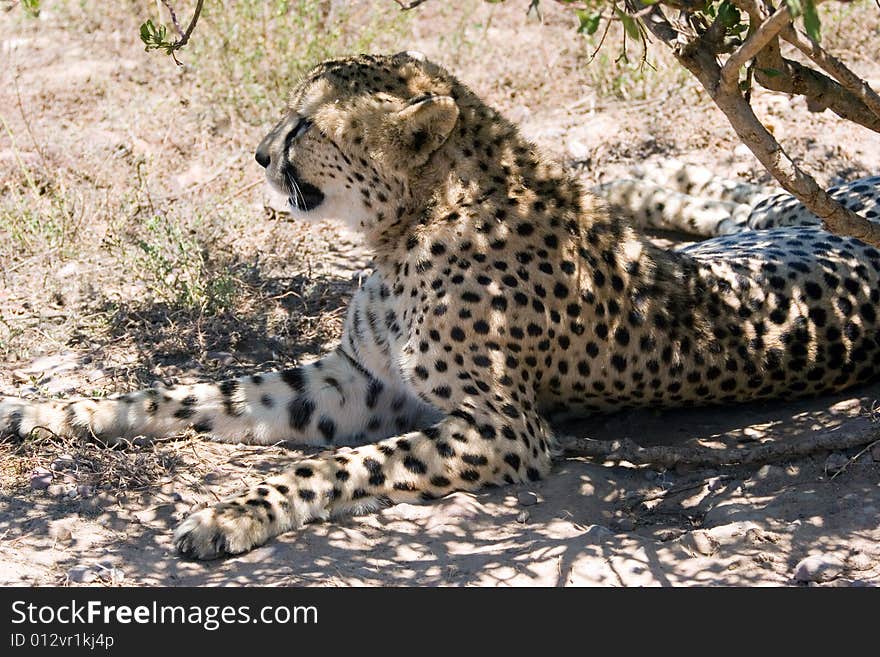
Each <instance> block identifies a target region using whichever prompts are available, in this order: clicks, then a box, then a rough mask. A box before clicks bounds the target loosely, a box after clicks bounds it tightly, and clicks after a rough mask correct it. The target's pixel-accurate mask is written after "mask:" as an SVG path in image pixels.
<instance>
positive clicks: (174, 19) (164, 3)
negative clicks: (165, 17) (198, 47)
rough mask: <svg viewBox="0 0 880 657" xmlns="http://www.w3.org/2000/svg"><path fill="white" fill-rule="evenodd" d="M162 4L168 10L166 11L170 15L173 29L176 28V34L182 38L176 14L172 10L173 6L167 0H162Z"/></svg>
mask: <svg viewBox="0 0 880 657" xmlns="http://www.w3.org/2000/svg"><path fill="white" fill-rule="evenodd" d="M162 4H163V5H165V8H166V9H167V10H168V13H169V14H170V15H171V23H172V25H174V29H175V30H177V35H178V36H179V37H180V38H181V39H182V38H183V30H182V29H180V23H178V22H177V14H176V13H175V11H174V7H172V6H171V3H170V2H168V0H162Z"/></svg>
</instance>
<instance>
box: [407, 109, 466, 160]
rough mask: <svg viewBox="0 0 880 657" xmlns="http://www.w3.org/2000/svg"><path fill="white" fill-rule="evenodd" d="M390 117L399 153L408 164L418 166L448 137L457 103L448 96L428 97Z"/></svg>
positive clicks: (456, 112) (456, 110)
mask: <svg viewBox="0 0 880 657" xmlns="http://www.w3.org/2000/svg"><path fill="white" fill-rule="evenodd" d="M394 119H395V120H394V123H395V124H396V125H397V130H396V132H397V135H396V139H395V141H397V142H398V143H397V147H398V148H399V149H400V151H401V153H400V154H401V155H402V156H403V157H404V158H405V159H407V160H409V164H410V165H411V166H421V165H422V164H424V163H425V162H427V161H428V158H429V157H430V156H431V154H432V153H433V152H434V151H436V150H437V149H438V148H440V146H442V145H443V143H444V142H445V141H446V139H447V138H448V137H449V135H450V133H451V132H452V129H453V128H454V127H455V122H456V121H458V105H456V103H455V101H454V100H453V99H452V98H451V97H449V96H428V97H425V98H420V99H416V100H415V101H413V102H411V103H410V104H409V105H407V106H406V107H404V108H403V109H402V110H400V111H399V112H397V113H396V115H395V117H394Z"/></svg>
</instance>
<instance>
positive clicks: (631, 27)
mask: <svg viewBox="0 0 880 657" xmlns="http://www.w3.org/2000/svg"><path fill="white" fill-rule="evenodd" d="M614 13H615V14H617V17H618V18H619V19H620V22H621V23H623V29H624V30H626V33H627V35H628V36H629V37H630V38H631V39H634V40H636V41H638V40H639V39H641V38H642V33H641V32H639V25H638V23H636V19H635V18H633V17H632V16H630V15H629V14H627V13H625V12H623V11H621V10H620V9H618V8H617V7H615V8H614Z"/></svg>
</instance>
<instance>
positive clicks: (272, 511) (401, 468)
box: [174, 403, 551, 559]
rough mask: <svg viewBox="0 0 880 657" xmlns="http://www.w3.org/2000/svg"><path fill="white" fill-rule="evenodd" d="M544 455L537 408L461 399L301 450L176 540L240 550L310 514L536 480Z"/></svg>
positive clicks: (193, 551) (185, 527)
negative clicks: (335, 443) (405, 429)
mask: <svg viewBox="0 0 880 657" xmlns="http://www.w3.org/2000/svg"><path fill="white" fill-rule="evenodd" d="M550 457H551V435H550V432H549V429H548V427H547V424H546V423H545V422H544V420H543V419H541V418H540V417H539V416H537V414H535V413H533V412H528V413H527V412H524V411H523V410H522V409H521V408H520V407H517V406H514V405H513V404H500V405H499V404H494V405H493V404H485V405H483V406H482V407H476V406H475V405H474V404H471V403H465V404H464V405H463V406H462V407H461V408H460V409H459V410H455V411H453V412H452V413H450V414H449V415H448V416H446V417H445V418H444V419H443V420H441V421H440V422H439V423H437V424H435V425H433V426H431V427H428V428H427V429H424V430H421V431H414V432H411V433H407V434H404V435H402V436H399V437H396V438H389V439H386V440H383V441H381V442H378V443H375V444H371V445H365V446H362V447H358V448H355V449H350V450H338V451H332V452H325V453H323V454H320V455H318V456H316V457H313V458H308V459H303V460H302V461H300V462H298V463H297V464H296V465H294V466H293V467H292V468H290V469H289V470H287V471H286V472H284V473H282V474H279V475H276V476H274V477H270V478H268V479H266V480H265V481H264V482H262V483H260V484H259V485H257V486H255V487H254V488H252V489H250V490H248V491H247V492H245V493H243V494H241V495H238V496H236V497H234V498H231V499H228V500H226V501H224V502H222V503H220V504H217V505H215V506H213V507H210V508H207V509H203V510H201V511H198V512H196V513H194V514H193V515H191V516H189V517H188V518H187V519H186V520H184V521H183V522H182V523H181V524H180V526H179V527H178V528H177V530H176V531H175V533H174V544H175V546H176V547H177V549H178V550H179V551H180V552H182V553H183V554H185V555H187V556H190V557H195V558H198V559H213V558H216V557H221V556H224V555H228V554H238V553H240V552H245V551H247V550H250V549H251V548H253V547H256V546H258V545H261V544H262V543H264V542H265V541H267V540H268V539H269V538H271V537H273V536H276V535H278V534H281V533H282V532H286V531H288V530H290V529H296V528H299V527H301V526H302V525H303V524H304V523H306V522H309V521H311V520H319V519H320V520H323V519H327V518H329V517H331V516H340V515H344V514H346V513H355V512H362V511H366V510H370V509H373V508H376V507H377V506H379V505H380V504H382V503H398V502H406V501H413V500H430V499H435V498H437V497H440V496H443V495H445V494H447V493H450V492H452V491H456V490H475V489H477V488H479V487H481V486H483V485H486V484H503V483H515V482H520V481H524V480H537V479H540V478H541V477H543V476H545V475H546V474H547V473H548V472H549V469H550Z"/></svg>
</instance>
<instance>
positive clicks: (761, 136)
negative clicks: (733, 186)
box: [633, 0, 880, 246]
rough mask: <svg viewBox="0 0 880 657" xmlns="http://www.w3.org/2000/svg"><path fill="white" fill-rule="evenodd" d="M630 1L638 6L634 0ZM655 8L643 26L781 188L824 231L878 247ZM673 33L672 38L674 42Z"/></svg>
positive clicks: (696, 45)
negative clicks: (691, 78) (703, 92)
mask: <svg viewBox="0 0 880 657" xmlns="http://www.w3.org/2000/svg"><path fill="white" fill-rule="evenodd" d="M633 1H634V2H635V3H638V0H633ZM738 1H739V0H734V2H738ZM654 9H655V10H656V11H655V12H651V13H649V14H648V16H649V19H650V20H646V21H645V25H646V27H647V28H648V29H649V30H650V31H651V32H652V33H653V34H655V35H656V36H657V37H658V38H660V39H661V40H662V41H664V42H665V43H666V44H667V45H670V46H671V48H672V53H673V55H674V56H675V58H676V59H677V60H678V61H679V63H681V65H682V66H684V67H685V68H686V69H687V70H688V71H690V72H691V73H692V74H693V75H694V77H696V78H697V80H699V82H700V84H701V85H702V86H703V88H704V89H705V90H706V91H707V92H708V93H709V96H710V97H711V98H712V100H713V101H714V102H715V105H716V106H717V107H718V109H720V110H721V111H722V112H723V113H724V115H725V116H726V117H727V120H728V121H729V122H730V125H731V127H732V128H733V129H734V131H735V132H736V134H737V136H738V137H739V138H740V140H741V141H742V142H743V144H745V145H746V146H747V147H748V148H749V150H750V151H752V153H753V154H754V155H755V157H756V158H758V160H759V161H760V162H761V164H763V165H764V167H765V168H766V169H767V171H769V172H770V174H771V175H772V176H773V177H774V178H776V180H777V181H778V182H779V184H780V185H781V186H782V187H783V188H784V189H785V190H786V191H787V192H789V193H791V194H794V196H796V197H797V198H798V200H800V201H801V203H803V204H804V205H805V206H806V207H807V209H809V210H810V211H811V212H812V213H813V214H815V215H816V216H817V217H819V218H820V219H822V222H823V225H824V226H825V228H826V229H827V230H829V231H831V232H834V233H837V234H839V235H846V236H849V237H854V238H856V239H860V240H862V241H863V242H866V243H868V244H872V245H874V246H880V225H878V224H874V223H872V222H870V221H868V220H867V219H865V218H864V217H860V216H859V215H857V214H856V213H855V212H853V211H851V210H849V209H847V208H844V207H842V206H841V205H840V204H839V203H837V202H836V201H835V200H834V199H832V198H831V197H830V196H829V195H828V194H827V193H826V192H825V191H824V190H823V189H821V188H820V187H819V185H818V184H817V183H816V181H815V180H814V179H813V177H812V176H810V175H809V174H807V173H806V172H804V171H802V170H801V169H800V168H799V167H798V166H797V165H796V164H795V163H794V162H793V161H792V160H791V158H790V157H788V155H787V154H786V153H785V151H784V150H783V149H782V147H781V146H780V145H779V143H778V142H777V141H776V139H775V138H774V137H773V135H771V134H770V132H769V131H768V130H767V128H765V127H764V125H763V124H762V123H761V122H760V120H758V117H757V116H755V113H754V111H753V110H752V107H751V105H749V103H748V101H747V100H746V99H745V98H744V97H743V95H742V93H741V92H740V90H739V84H738V80H736V79H735V78H731V77H730V76H729V75H728V77H727V79H726V80H722V78H721V67H720V66H719V64H718V61H717V59H716V57H715V54H714V53H713V52H712V51H711V50H710V49H709V47H708V46H707V44H705V43H704V42H702V41H701V40H700V39H699V38H694V39H691V40H690V41H687V42H686V43H681V40H680V38H679V37H680V36H681V35H680V33H678V32H677V31H676V30H674V28H672V27H671V26H670V25H669V22H668V20H666V18H665V15H664V14H663V12H662V10H661V9H660V7H658V6H655V7H654ZM750 20H751V15H750ZM758 24H760V23H758ZM757 31H758V28H756V32H757ZM673 35H676V36H675V40H674V41H673V40H672V39H673ZM768 43H769V41H768ZM737 70H738V69H737Z"/></svg>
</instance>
